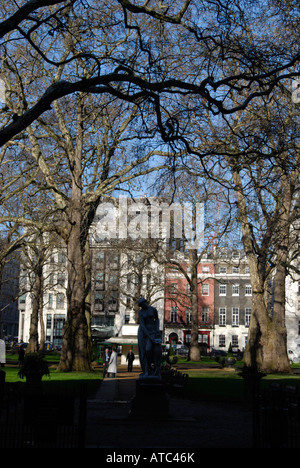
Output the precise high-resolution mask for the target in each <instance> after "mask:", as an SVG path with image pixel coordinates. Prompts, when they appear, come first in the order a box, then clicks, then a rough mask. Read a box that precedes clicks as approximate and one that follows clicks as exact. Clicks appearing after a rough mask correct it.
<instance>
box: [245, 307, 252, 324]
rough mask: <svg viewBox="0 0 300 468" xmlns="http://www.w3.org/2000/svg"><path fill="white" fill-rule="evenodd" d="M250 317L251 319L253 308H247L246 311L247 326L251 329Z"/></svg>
mask: <svg viewBox="0 0 300 468" xmlns="http://www.w3.org/2000/svg"><path fill="white" fill-rule="evenodd" d="M250 317H251V307H246V309H245V325H246V327H249V325H250Z"/></svg>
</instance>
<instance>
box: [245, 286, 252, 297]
mask: <svg viewBox="0 0 300 468" xmlns="http://www.w3.org/2000/svg"><path fill="white" fill-rule="evenodd" d="M245 296H252V286H251V284H246V285H245Z"/></svg>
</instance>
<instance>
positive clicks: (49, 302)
mask: <svg viewBox="0 0 300 468" xmlns="http://www.w3.org/2000/svg"><path fill="white" fill-rule="evenodd" d="M48 307H49V308H50V309H52V307H53V294H52V293H50V294H49V296H48Z"/></svg>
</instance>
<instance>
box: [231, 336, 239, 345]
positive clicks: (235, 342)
mask: <svg viewBox="0 0 300 468" xmlns="http://www.w3.org/2000/svg"><path fill="white" fill-rule="evenodd" d="M231 345H232V347H233V348H238V347H239V337H238V335H232V337H231Z"/></svg>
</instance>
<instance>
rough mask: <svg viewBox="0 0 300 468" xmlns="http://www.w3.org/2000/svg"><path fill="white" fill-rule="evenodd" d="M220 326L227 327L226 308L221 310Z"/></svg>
mask: <svg viewBox="0 0 300 468" xmlns="http://www.w3.org/2000/svg"><path fill="white" fill-rule="evenodd" d="M219 325H226V307H220V308H219Z"/></svg>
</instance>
